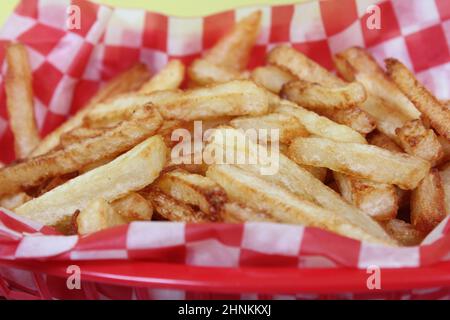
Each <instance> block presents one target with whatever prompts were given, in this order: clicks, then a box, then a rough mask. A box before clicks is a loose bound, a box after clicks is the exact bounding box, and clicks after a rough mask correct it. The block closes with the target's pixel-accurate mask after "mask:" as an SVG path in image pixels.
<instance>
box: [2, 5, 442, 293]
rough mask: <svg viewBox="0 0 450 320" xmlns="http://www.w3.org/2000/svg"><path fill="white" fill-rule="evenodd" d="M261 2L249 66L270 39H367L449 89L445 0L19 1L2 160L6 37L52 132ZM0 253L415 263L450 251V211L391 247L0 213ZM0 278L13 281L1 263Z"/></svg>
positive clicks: (316, 46) (323, 42)
mask: <svg viewBox="0 0 450 320" xmlns="http://www.w3.org/2000/svg"><path fill="white" fill-rule="evenodd" d="M71 4H72V5H77V6H79V8H80V9H81V29H80V30H67V27H66V19H67V8H68V6H69V5H71ZM372 4H377V5H378V6H379V7H380V8H381V30H369V29H368V28H367V27H366V21H367V18H368V16H369V14H367V13H366V10H367V8H368V7H369V6H370V5H372ZM257 9H260V10H262V12H263V19H262V21H263V28H262V32H261V34H260V36H259V39H258V41H257V45H256V46H255V48H254V50H253V54H252V59H251V61H250V68H253V67H255V66H257V65H261V64H263V63H264V56H265V54H266V53H267V51H268V50H270V49H271V48H272V47H273V46H275V45H278V44H281V43H290V44H292V46H293V47H295V48H296V49H298V50H300V51H302V52H304V53H305V54H307V55H308V56H310V57H311V58H313V59H314V60H316V61H318V62H319V63H321V64H322V65H323V66H325V67H326V68H328V69H332V67H333V64H332V58H331V57H332V54H333V53H336V52H338V51H340V50H343V49H345V48H347V47H349V46H354V45H358V46H363V47H366V48H368V49H369V50H370V51H371V52H372V53H373V54H374V55H375V57H376V58H377V59H378V60H379V61H380V62H381V61H382V60H383V59H384V58H386V57H397V58H399V59H400V60H401V61H403V62H404V63H406V65H407V66H408V67H410V68H412V69H413V70H414V71H415V72H416V74H417V76H418V78H419V79H420V80H421V81H423V82H424V83H425V84H426V85H427V86H428V87H429V88H430V89H431V90H432V91H433V92H434V93H435V94H436V95H437V96H439V97H440V98H450V50H449V46H450V2H449V1H447V0H408V1H405V0H392V1H376V0H358V1H357V0H339V1H337V0H330V1H312V2H307V3H302V4H297V5H284V6H274V7H269V6H258V7H251V8H249V7H247V8H240V9H236V10H233V11H227V12H223V13H219V14H215V15H211V16H207V17H202V18H179V17H168V16H165V15H162V14H158V13H153V12H147V11H144V10H136V9H122V8H111V7H107V6H103V5H98V4H94V3H92V2H89V1H84V0H72V1H70V0H23V1H22V2H21V3H20V4H19V6H18V7H17V8H16V10H15V12H14V13H13V14H12V15H11V16H10V17H9V19H8V21H7V22H6V24H5V26H4V27H3V29H2V30H1V32H0V63H1V64H3V67H2V70H3V72H2V75H1V77H0V145H1V146H2V147H1V154H0V160H2V161H4V162H9V161H11V160H13V157H14V154H13V147H12V146H13V143H12V134H11V131H10V129H9V126H8V122H7V115H6V106H5V104H6V103H5V92H4V85H3V77H4V71H5V66H4V63H3V60H4V49H5V45H6V44H7V43H9V42H11V41H19V42H21V43H23V44H25V45H26V46H27V48H28V52H29V57H30V60H31V64H32V69H33V88H34V94H35V112H36V115H37V121H38V124H39V128H40V130H41V133H42V134H43V135H45V134H46V133H48V132H50V131H51V130H53V129H54V128H55V127H57V126H58V125H59V124H60V123H62V122H63V121H64V120H65V119H66V118H67V116H68V115H71V114H73V113H75V112H76V111H77V110H78V109H79V108H80V107H82V106H83V105H84V104H85V103H86V102H87V101H88V100H89V98H90V97H91V96H92V95H93V94H94V93H95V92H96V91H97V90H98V88H99V87H100V86H101V85H102V84H103V83H104V82H105V81H107V80H108V79H110V78H111V77H113V76H114V75H116V74H117V73H119V72H121V71H123V70H124V69H127V68H128V67H130V66H131V65H133V64H134V63H136V62H137V61H141V62H144V63H146V64H147V65H148V67H149V69H151V70H152V71H157V70H159V69H160V68H161V67H162V66H163V65H164V64H165V63H166V62H167V61H168V60H169V59H172V58H177V59H181V60H182V61H184V62H185V63H189V62H190V61H192V60H193V59H194V58H196V57H198V56H200V55H201V53H202V51H204V50H206V49H208V48H210V47H211V46H212V45H213V44H214V43H215V41H216V40H217V39H218V38H219V37H220V36H221V35H223V34H224V32H226V31H227V30H229V28H230V27H231V26H232V25H233V23H234V22H235V21H236V20H238V19H240V18H241V17H243V16H245V15H247V14H249V13H250V12H251V11H254V10H257ZM0 259H8V260H14V259H17V260H19V259H39V260H67V261H76V260H102V259H146V260H152V261H158V262H162V261H163V262H171V263H180V264H188V265H192V266H221V267H240V266H269V265H270V266H285V267H293V268H314V267H330V268H336V267H343V266H344V267H355V268H366V267H367V266H370V265H377V266H380V267H391V268H402V267H419V266H426V265H432V264H434V263H437V262H442V261H448V260H450V220H449V219H446V220H445V221H443V222H442V223H441V224H440V225H439V226H438V227H437V228H436V230H434V231H433V232H432V233H431V234H430V235H429V236H428V237H427V239H425V241H424V242H423V244H422V245H421V246H417V247H407V248H388V247H384V246H379V245H373V244H368V243H361V242H358V241H355V240H352V239H348V238H344V237H341V236H338V235H335V234H332V233H329V232H326V231H323V230H318V229H315V228H307V227H303V226H294V225H280V224H271V223H246V224H202V225H195V224H183V223H168V222H134V223H131V224H130V225H127V226H120V227H117V228H113V229H109V230H104V231H101V232H98V233H95V234H92V235H88V236H86V237H78V236H61V235H58V234H57V233H56V232H55V231H53V230H52V229H50V228H48V227H43V226H41V225H38V224H37V223H35V222H32V221H27V220H24V219H23V218H22V217H19V216H16V215H14V214H13V213H12V212H9V211H7V210H0ZM1 274H2V273H0V275H1ZM3 276H4V277H5V279H6V278H7V277H6V276H5V275H4V272H3ZM10 278H11V277H10ZM0 280H1V279H0ZM16 280H17V279H16ZM22 281H23V277H22ZM0 285H1V283H0ZM0 287H1V286H0ZM444 291H445V292H444V293H443V291H442V290H441V289H435V291H432V292H440V294H436V295H434V297H436V298H438V297H442V296H445V295H447V296H448V290H444ZM0 292H1V291H0ZM428 293H429V292H428ZM428 293H426V294H428ZM405 294H410V295H411V294H412V295H414V293H405ZM175 296H176V294H175V295H174V297H175Z"/></svg>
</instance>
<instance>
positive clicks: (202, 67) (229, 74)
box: [188, 59, 248, 86]
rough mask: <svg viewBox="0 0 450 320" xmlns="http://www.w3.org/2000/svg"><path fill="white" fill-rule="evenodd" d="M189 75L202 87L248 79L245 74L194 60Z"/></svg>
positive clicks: (205, 61) (203, 60) (208, 62)
mask: <svg viewBox="0 0 450 320" xmlns="http://www.w3.org/2000/svg"><path fill="white" fill-rule="evenodd" d="M188 75H189V78H190V79H191V80H193V81H195V83H196V84H198V85H202V86H205V85H211V84H214V83H223V82H228V81H231V80H236V79H245V78H247V77H248V75H247V74H246V73H245V72H240V71H236V70H232V69H227V68H225V67H222V66H220V65H217V64H214V63H212V62H210V61H208V60H205V59H197V60H194V61H193V62H192V64H191V65H190V66H189V69H188Z"/></svg>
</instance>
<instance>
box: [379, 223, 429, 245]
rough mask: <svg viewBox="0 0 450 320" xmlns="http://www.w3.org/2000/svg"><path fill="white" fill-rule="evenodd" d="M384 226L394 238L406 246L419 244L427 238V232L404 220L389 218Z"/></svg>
mask: <svg viewBox="0 0 450 320" xmlns="http://www.w3.org/2000/svg"><path fill="white" fill-rule="evenodd" d="M383 227H384V229H385V230H386V232H387V233H388V234H389V235H390V236H391V237H392V238H394V239H395V240H397V241H398V242H399V243H400V244H402V245H404V246H417V245H419V244H420V243H421V242H422V240H423V239H424V238H425V233H423V232H421V231H420V230H417V229H415V228H414V227H413V226H412V225H411V224H410V223H407V222H405V221H403V220H399V219H392V220H389V221H387V222H386V223H384V224H383Z"/></svg>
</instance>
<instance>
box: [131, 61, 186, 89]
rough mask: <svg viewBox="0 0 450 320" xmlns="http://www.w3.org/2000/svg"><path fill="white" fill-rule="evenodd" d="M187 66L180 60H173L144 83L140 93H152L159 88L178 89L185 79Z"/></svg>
mask: <svg viewBox="0 0 450 320" xmlns="http://www.w3.org/2000/svg"><path fill="white" fill-rule="evenodd" d="M184 72H185V67H184V64H183V63H182V62H181V61H180V60H171V61H169V62H168V63H167V64H166V65H165V67H164V68H163V69H162V70H161V71H159V72H158V73H157V74H156V75H154V76H153V77H152V78H151V79H150V80H148V81H147V82H146V83H144V84H143V85H142V86H141V88H140V89H139V91H138V92H139V93H143V94H146V93H151V92H154V91H159V90H174V89H178V87H179V86H180V85H181V83H182V82H183V79H184Z"/></svg>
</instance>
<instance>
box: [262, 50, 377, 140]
mask: <svg viewBox="0 0 450 320" xmlns="http://www.w3.org/2000/svg"><path fill="white" fill-rule="evenodd" d="M267 61H268V63H269V64H273V65H275V66H277V67H279V68H281V69H282V70H285V71H287V72H290V73H292V74H293V75H295V76H296V77H297V78H298V79H299V80H305V81H309V82H315V83H319V84H321V85H323V86H326V87H335V88H338V87H342V86H345V85H346V82H345V81H343V80H341V79H339V78H338V77H337V76H335V75H334V74H332V73H330V72H329V71H328V70H326V69H325V68H323V67H322V66H320V65H319V64H317V63H316V62H314V61H312V60H311V59H309V58H308V57H306V56H305V55H303V54H302V53H300V52H298V51H297V50H295V49H293V48H291V47H288V46H279V47H276V48H274V49H273V50H272V51H271V52H270V53H269V55H268V58H267ZM321 114H322V115H324V116H326V117H328V118H330V119H331V120H333V121H335V122H338V123H341V124H344V125H346V126H349V127H351V128H352V129H354V130H356V131H358V132H360V133H362V134H367V133H369V132H371V131H373V130H374V129H375V123H374V120H373V119H372V118H371V117H370V116H369V115H368V114H367V113H366V112H364V111H362V110H361V109H359V108H358V107H351V108H347V109H335V110H321Z"/></svg>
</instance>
